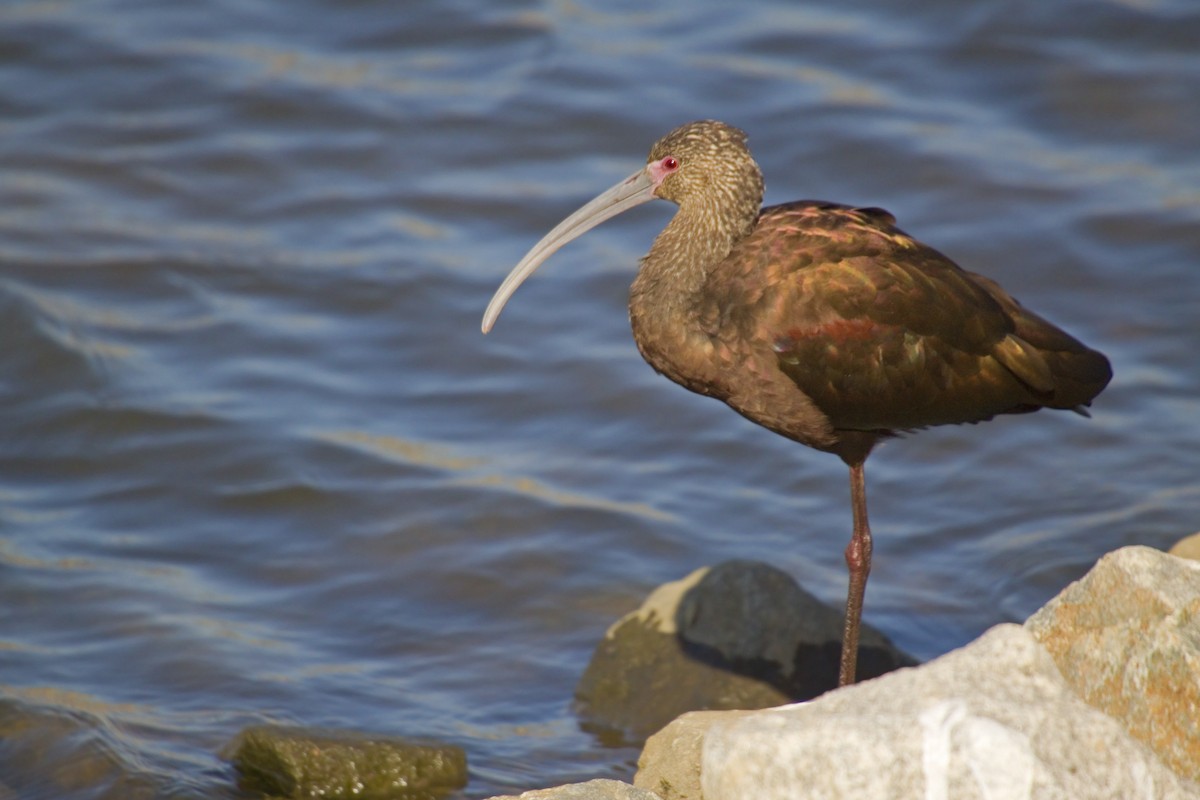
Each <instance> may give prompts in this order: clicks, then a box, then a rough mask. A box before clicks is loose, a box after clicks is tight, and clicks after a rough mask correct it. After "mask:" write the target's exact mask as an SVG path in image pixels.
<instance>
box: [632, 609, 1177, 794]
mask: <svg viewBox="0 0 1200 800" xmlns="http://www.w3.org/2000/svg"><path fill="white" fill-rule="evenodd" d="M687 726H692V727H695V728H698V730H692V731H686V730H679V729H676V730H672V729H673V728H684V727H687ZM689 740H690V741H693V742H695V741H701V740H702V745H701V746H700V748H699V750H700V763H699V768H697V764H696V763H695V762H694V761H689V762H688V763H683V760H682V759H681V758H680V755H681V752H680V751H673V750H671V749H668V748H669V743H670V742H672V741H675V742H680V741H689ZM658 742H663V743H667V747H664V748H663V749H662V750H661V751H660V752H652V748H653V747H654V746H655V745H656V743H658ZM681 750H682V752H683V753H686V752H688V748H686V747H685V748H682V749H681ZM692 752H694V749H693V750H692ZM697 772H698V773H699V775H700V776H701V779H700V786H699V787H697V786H696V785H695V775H696V774H697ZM650 783H653V784H654V785H648V784H650ZM635 784H636V785H638V786H642V787H643V788H648V789H655V790H656V791H659V792H660V794H661V796H662V797H663V800H682V799H683V798H688V800H698V798H699V797H701V796H702V797H703V798H704V800H745V798H754V800H801V799H802V798H810V797H811V798H841V797H846V798H851V797H852V798H855V800H874V798H880V800H882V799H883V798H887V800H905V798H914V800H916V799H917V798H920V800H930V799H931V798H937V799H946V800H948V799H949V798H954V799H955V800H972V799H973V798H980V799H981V800H982V799H984V798H986V800H1000V799H1001V798H1005V799H1006V798H1013V800H1017V799H1018V798H1019V800H1029V799H1030V798H1036V800H1058V799H1059V798H1062V800H1067V799H1068V798H1071V799H1072V800H1074V799H1075V798H1089V800H1105V799H1106V798H1112V800H1118V799H1120V800H1127V799H1128V798H1145V799H1146V800H1152V799H1153V800H1176V799H1177V798H1179V799H1182V798H1195V797H1200V787H1197V786H1196V785H1195V784H1192V783H1189V782H1187V781H1185V780H1183V779H1181V778H1180V777H1178V776H1177V775H1175V774H1174V773H1172V772H1171V771H1170V770H1169V769H1167V768H1166V767H1165V766H1164V765H1163V764H1162V762H1161V761H1159V760H1158V759H1157V758H1156V757H1155V755H1154V753H1153V752H1151V751H1150V750H1149V748H1147V747H1146V746H1145V745H1143V744H1141V743H1139V742H1137V741H1135V740H1133V739H1132V738H1131V737H1130V736H1129V735H1128V734H1126V733H1125V731H1124V730H1123V729H1122V728H1121V726H1120V725H1119V724H1118V723H1117V722H1116V721H1115V720H1113V719H1111V718H1109V717H1107V716H1105V715H1104V714H1101V713H1100V712H1098V711H1096V710H1095V709H1093V708H1091V707H1090V706H1088V705H1087V704H1086V703H1084V702H1083V701H1082V700H1080V699H1079V698H1078V697H1077V696H1076V695H1075V694H1074V692H1072V691H1071V689H1070V687H1069V686H1068V685H1067V684H1066V682H1065V681H1064V680H1063V678H1062V676H1061V675H1059V673H1058V670H1057V669H1056V667H1055V666H1054V662H1053V660H1052V659H1051V658H1050V656H1049V654H1048V653H1047V652H1046V651H1045V650H1044V649H1043V648H1042V647H1041V646H1040V645H1039V644H1038V643H1037V642H1036V640H1034V638H1033V637H1032V636H1031V635H1030V634H1029V633H1028V632H1027V631H1025V630H1024V629H1023V628H1021V627H1019V626H1016V625H1002V626H998V627H997V628H993V629H992V630H991V631H989V632H988V633H986V634H985V635H984V636H983V637H982V638H980V639H979V640H977V641H976V642H974V643H972V644H971V645H969V646H967V647H965V648H963V649H961V650H957V651H955V652H952V653H950V654H948V655H946V656H943V657H942V658H939V659H937V660H936V661H933V662H931V663H929V664H926V665H925V666H923V667H921V668H919V669H906V670H900V671H898V672H893V673H891V674H889V675H885V676H883V677H881V678H879V679H877V680H873V681H868V682H866V683H860V684H858V685H856V686H852V687H849V688H846V689H841V690H838V691H836V692H831V693H829V694H826V695H825V696H823V697H821V698H820V699H818V700H815V701H812V702H809V703H804V704H799V705H794V706H788V707H784V708H780V709H770V710H766V711H757V712H753V713H750V714H742V715H737V716H736V717H734V716H726V715H723V714H711V715H695V714H690V715H687V716H685V717H683V718H682V719H680V720H678V721H676V722H675V723H674V724H673V725H672V726H671V728H668V729H666V730H664V731H663V732H662V733H661V734H659V736H656V737H655V738H654V740H652V741H651V742H650V743H648V744H647V747H646V751H645V752H644V753H643V759H642V762H641V769H640V770H639V772H638V777H637V778H636V779H635ZM697 789H702V794H698V793H697Z"/></svg>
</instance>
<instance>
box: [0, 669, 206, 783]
mask: <svg viewBox="0 0 1200 800" xmlns="http://www.w3.org/2000/svg"><path fill="white" fill-rule="evenodd" d="M44 694H45V696H46V699H47V700H57V701H59V703H58V704H55V703H53V702H47V703H31V702H25V701H23V700H18V699H12V698H8V697H4V698H0V776H2V777H0V800H10V799H11V800H16V799H17V798H30V797H69V796H82V795H86V796H87V797H89V798H94V800H152V798H158V797H162V796H164V794H165V793H166V792H167V790H168V786H167V781H166V780H164V779H162V778H161V777H160V776H156V775H154V774H152V773H149V772H147V771H145V770H144V769H143V768H142V767H141V765H140V764H139V763H138V762H137V760H136V759H132V758H129V757H127V756H126V753H127V752H128V750H127V749H126V748H125V747H123V746H122V742H121V740H120V738H119V736H114V733H113V726H112V725H111V724H109V723H108V722H107V721H106V720H105V719H104V718H102V717H100V716H98V715H97V714H94V713H92V712H90V711H88V710H86V709H85V708H84V706H86V699H85V697H84V696H83V695H74V694H72V693H71V692H66V691H58V690H47V691H46V692H44ZM177 793H178V792H177ZM178 794H179V797H180V798H181V800H182V798H184V797H196V796H197V795H192V794H189V795H183V794H181V793H178Z"/></svg>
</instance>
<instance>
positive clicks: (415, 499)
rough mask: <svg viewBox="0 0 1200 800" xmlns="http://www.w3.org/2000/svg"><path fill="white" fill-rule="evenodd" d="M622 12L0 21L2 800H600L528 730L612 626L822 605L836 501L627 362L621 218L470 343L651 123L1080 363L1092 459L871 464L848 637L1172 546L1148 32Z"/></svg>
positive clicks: (1192, 451)
mask: <svg viewBox="0 0 1200 800" xmlns="http://www.w3.org/2000/svg"><path fill="white" fill-rule="evenodd" d="M644 6H645V4H643V3H632V2H624V3H615V4H614V3H602V2H599V1H598V0H589V1H587V2H540V3H539V2H518V3H503V4H499V3H489V2H484V0H458V1H457V2H445V1H444V0H437V2H434V1H433V0H429V1H426V2H422V1H420V0H418V1H417V2H405V3H384V2H378V1H376V2H370V1H367V2H358V3H339V2H333V0H301V1H300V2H284V1H283V0H254V1H253V2H243V1H242V0H237V1H236V2H234V0H225V1H224V2H220V1H219V0H214V1H213V2H208V3H191V4H182V3H150V2H134V1H133V0H95V1H94V2H88V1H87V0H84V1H83V2H56V1H55V0H41V1H40V2H20V0H18V1H17V2H8V3H5V4H4V5H3V6H2V7H0V314H2V317H0V319H2V321H3V331H4V333H3V349H2V351H0V398H2V400H0V426H2V427H0V430H2V431H3V432H2V434H0V692H2V698H3V701H4V702H5V703H7V705H3V706H0V711H2V713H0V725H8V726H9V727H8V728H6V730H8V731H9V732H10V733H11V727H12V724H15V723H12V724H10V723H11V719H10V717H11V716H12V714H14V713H17V712H14V711H11V709H22V712H21V713H22V714H23V715H24V716H22V717H21V719H22V720H23V721H22V722H21V723H20V724H21V725H27V724H28V725H32V726H33V727H32V728H31V729H26V728H22V730H25V733H24V734H23V735H22V736H17V737H10V738H7V739H6V740H5V741H4V742H3V743H0V784H3V786H7V787H8V788H9V789H10V790H11V791H12V792H13V795H12V796H18V797H47V798H49V797H54V798H68V800H70V799H71V798H92V797H112V798H116V797H138V796H145V797H189V798H190V797H235V796H237V795H236V792H235V790H234V789H233V788H232V783H231V775H230V773H229V771H228V769H227V767H226V765H225V764H224V763H223V762H222V761H221V759H220V758H219V757H218V755H217V751H218V750H219V749H220V747H221V746H222V745H223V744H224V743H225V742H226V741H227V740H228V739H229V738H230V737H232V736H233V734H234V733H235V732H236V731H237V730H239V729H240V728H241V727H242V726H244V725H247V724H250V723H254V722H262V721H274V722H294V723H299V724H304V725H323V726H330V727H336V728H353V729H359V730H371V731H378V732H382V733H391V734H401V735H406V734H414V735H426V736H433V737H438V738H442V739H446V740H448V741H452V742H455V743H458V744H460V745H462V746H463V747H465V748H466V750H467V752H468V755H469V758H470V762H471V769H472V779H471V783H470V785H469V786H468V788H467V789H466V791H465V792H464V793H463V794H462V795H461V796H462V797H472V798H473V797H482V796H486V795H487V794H490V793H493V792H497V791H501V790H519V789H524V788H531V787H534V786H540V785H547V784H552V783H561V782H565V781H569V780H579V779H586V778H589V777H595V776H614V777H626V778H627V777H628V776H630V775H631V774H632V771H633V761H634V759H635V758H636V751H635V750H632V749H628V748H625V749H622V748H616V749H614V748H607V747H604V746H602V744H601V743H600V742H599V741H598V740H597V739H595V738H594V737H592V736H591V735H590V734H588V733H586V732H584V731H582V730H581V729H580V727H579V723H578V721H577V719H576V717H575V716H574V715H573V714H572V712H571V709H570V697H571V692H572V688H573V686H574V684H575V681H576V680H577V678H578V676H579V675H580V673H581V672H582V670H583V667H584V665H585V663H586V661H587V658H588V656H589V655H590V652H591V648H592V646H593V645H594V643H595V641H596V639H597V637H598V636H600V635H601V633H602V631H603V630H604V628H605V627H606V626H607V625H608V624H609V623H610V622H611V621H612V620H613V619H614V618H615V617H616V616H618V615H619V614H621V613H623V612H625V611H627V610H629V609H630V608H631V607H633V606H634V605H635V604H636V603H637V602H638V600H639V599H640V598H641V596H642V595H643V594H644V593H645V592H646V591H647V590H648V589H650V588H651V587H652V586H654V585H655V584H657V583H659V582H661V581H664V580H669V579H674V578H677V577H679V576H681V575H683V574H685V573H687V572H688V571H690V570H692V569H694V568H695V567H697V566H700V565H703V564H711V563H715V562H716V561H719V560H721V559H724V558H728V557H733V556H739V557H747V558H759V559H767V560H770V561H772V562H774V563H777V564H780V565H781V566H782V567H784V568H785V569H787V570H788V571H789V572H791V573H792V574H793V575H795V576H796V577H797V578H798V579H800V580H801V581H802V582H803V583H804V584H805V585H806V586H807V587H808V588H809V589H811V590H812V591H814V592H816V593H817V594H819V595H820V596H822V597H823V598H825V599H827V600H829V601H830V602H833V603H837V602H839V601H840V600H841V598H842V597H843V592H844V582H845V576H844V566H843V563H842V556H841V551H842V548H843V546H844V543H845V540H846V537H847V536H848V532H849V527H850V512H849V505H848V497H847V494H848V493H847V489H846V475H845V469H844V468H843V466H842V465H841V463H840V462H838V461H837V459H834V458H831V457H830V456H827V455H824V454H820V453H816V452H813V451H809V450H807V449H805V448H802V447H799V446H797V445H793V444H791V443H789V442H786V441H784V440H782V439H779V438H777V437H775V436H773V435H771V434H768V433H766V432H764V431H761V430H759V429H757V428H755V427H754V426H753V425H751V424H750V423H748V422H746V421H744V420H743V419H741V418H740V417H738V416H737V415H735V414H733V413H731V412H729V411H728V410H727V409H725V408H724V407H722V406H721V405H719V404H717V403H714V402H712V401H710V400H706V399H704V398H701V397H697V396H693V395H690V394H688V393H687V392H685V391H684V390H682V389H679V388H678V387H675V386H672V385H671V384H670V383H668V382H667V381H665V380H664V379H662V378H660V377H658V376H656V375H654V374H653V372H652V371H651V370H650V369H649V368H648V367H647V366H646V365H645V364H644V363H643V362H642V361H641V359H640V358H639V356H638V354H637V352H636V350H635V349H634V346H633V343H632V340H631V337H630V334H629V330H628V322H627V319H626V311H625V300H626V292H627V287H628V284H629V281H630V280H631V278H632V273H633V269H634V266H635V263H636V260H637V258H638V256H639V255H641V254H642V253H643V252H644V251H645V250H646V249H647V247H648V246H649V243H650V241H651V239H652V238H653V236H654V234H655V233H656V232H657V230H658V229H659V228H661V226H662V225H663V224H664V223H665V222H666V220H667V219H668V218H669V215H670V213H671V208H670V207H669V206H668V205H667V204H653V205H651V206H648V207H645V208H644V209H640V210H639V211H638V212H636V213H634V214H631V215H627V217H625V218H622V220H620V221H617V222H613V223H610V224H609V225H607V226H605V227H603V228H601V229H599V230H597V231H595V232H593V233H591V234H589V235H588V236H587V237H585V238H584V239H582V240H580V241H579V242H578V243H576V244H574V245H572V246H571V247H569V248H567V249H566V250H564V251H562V252H561V253H560V254H559V255H558V256H556V257H555V258H554V260H553V261H552V263H551V264H550V265H549V266H548V267H547V268H546V269H544V270H543V271H542V273H540V274H539V275H538V276H537V278H536V279H534V280H533V281H532V282H531V283H529V284H528V285H527V286H526V287H525V288H524V289H523V290H522V291H521V292H520V293H519V294H518V296H517V297H516V299H515V300H514V301H513V303H511V304H510V306H509V308H508V310H507V311H506V313H505V316H504V318H503V319H502V320H501V322H500V324H499V326H498V327H497V329H496V331H495V332H494V333H493V334H492V335H490V336H488V337H486V338H484V337H483V336H481V335H480V334H479V317H480V314H481V312H482V309H483V307H484V305H485V304H486V302H487V300H488V298H489V297H490V295H491V292H492V290H493V289H494V288H495V286H496V285H497V283H498V281H499V280H500V279H501V277H502V276H503V275H504V274H505V273H506V272H507V271H508V269H509V267H510V266H511V265H512V264H513V263H514V262H515V261H516V260H517V259H518V258H519V257H520V256H521V255H522V254H523V253H524V252H525V250H526V249H527V248H528V247H529V246H530V245H531V244H532V243H533V242H534V241H535V240H536V239H537V238H538V237H539V236H540V235H541V233H542V232H544V231H545V230H547V229H548V228H549V226H550V225H552V224H553V223H554V222H556V221H557V220H558V219H559V218H561V217H562V216H563V215H565V214H566V213H567V212H568V211H570V210H572V209H574V208H575V207H576V206H577V205H578V204H579V203H580V202H581V201H583V200H585V199H587V198H588V197H590V196H591V195H592V194H594V193H595V192H597V191H599V190H600V189H603V188H605V187H607V186H609V185H611V184H612V183H613V182H614V181H615V180H617V179H619V178H621V177H624V176H625V175H627V174H628V173H629V172H630V171H632V170H633V169H634V168H636V166H638V165H639V164H641V163H643V160H644V158H645V153H646V151H647V149H648V147H649V145H650V144H651V143H652V142H653V141H654V140H655V139H656V138H657V137H658V136H660V135H662V134H663V133H665V132H666V131H667V130H669V129H671V128H672V127H674V126H675V125H677V124H679V123H681V122H684V121H687V120H691V119H696V118H702V117H715V118H718V119H723V120H725V121H727V122H730V123H734V124H736V125H738V126H740V127H742V128H745V129H746V130H747V131H749V132H750V134H751V144H752V146H753V147H754V150H755V153H756V155H757V157H758V160H759V162H760V163H761V164H762V166H763V170H764V173H765V174H766V177H767V200H768V202H782V201H785V200H790V199H796V198H801V197H819V198H823V199H828V200H836V201H841V202H848V203H860V204H865V205H880V206H884V207H886V208H888V209H889V210H891V211H892V212H894V213H895V214H896V215H897V217H898V218H899V219H900V223H901V225H902V226H903V227H905V228H906V229H907V230H909V231H910V232H911V233H913V234H915V235H917V236H919V237H920V238H922V239H924V240H925V241H928V242H930V243H932V244H934V245H935V246H937V247H939V248H940V249H942V250H944V251H945V252H947V253H948V254H950V255H951V256H952V257H954V258H955V259H956V260H958V261H959V262H960V263H962V264H963V265H964V266H966V267H968V268H969V269H973V270H976V271H979V272H983V273H985V274H988V275H990V276H992V277H994V278H996V279H997V280H999V281H1000V282H1001V283H1002V284H1004V285H1005V286H1006V287H1007V288H1008V289H1009V290H1010V291H1012V292H1013V293H1014V294H1015V295H1016V296H1017V297H1019V298H1021V299H1022V300H1023V301H1024V302H1025V303H1026V304H1027V305H1029V306H1031V307H1033V308H1034V309H1036V310H1037V311H1039V312H1040V313H1043V314H1045V315H1046V316H1048V317H1050V318H1051V319H1053V320H1054V321H1056V322H1058V323H1060V324H1061V325H1063V326H1064V327H1066V328H1067V329H1068V330H1070V331H1071V332H1073V333H1075V334H1076V335H1078V336H1079V337H1080V338H1082V339H1084V340H1085V341H1087V342H1088V343H1090V344H1092V345H1093V346H1096V347H1098V348H1100V349H1102V350H1104V351H1105V352H1107V353H1108V354H1109V356H1110V357H1111V358H1112V361H1113V365H1114V368H1115V371H1116V378H1115V380H1114V382H1113V384H1112V386H1111V387H1110V388H1109V389H1108V391H1107V392H1106V393H1105V394H1103V395H1102V396H1101V397H1100V398H1099V400H1098V402H1097V403H1096V404H1095V406H1094V408H1093V413H1094V418H1093V419H1091V420H1085V419H1083V418H1080V417H1076V416H1074V415H1071V414H1063V413H1049V412H1043V413H1041V414H1038V415H1035V416H1031V417H1019V418H1008V419H1003V420H998V421H995V422H992V423H989V424H987V425H981V426H967V427H961V428H949V429H945V428H944V429H938V430H934V431H928V432H925V433H922V434H921V435H919V436H916V437H913V438H909V439H905V440H901V441H896V442H891V443H889V444H887V445H886V446H884V447H882V448H880V450H879V451H878V452H877V454H876V455H875V456H874V457H873V458H872V461H871V463H870V465H869V468H870V473H871V477H870V482H871V492H872V497H871V505H872V509H871V510H872V519H873V522H874V527H875V530H876V541H877V545H876V566H875V571H874V573H873V575H872V578H871V587H870V592H869V593H868V597H867V618H868V620H869V621H871V622H873V623H874V624H875V625H877V626H879V627H881V628H883V629H884V630H885V631H886V632H887V633H888V634H889V635H891V636H892V637H893V638H894V639H895V640H896V642H897V643H898V644H899V645H900V646H901V647H903V648H905V649H907V650H908V651H910V652H912V653H914V654H915V655H917V656H919V657H921V658H931V657H934V656H936V655H938V654H940V653H943V652H945V651H947V650H949V649H951V648H954V647H956V646H959V645H961V644H963V643H965V642H967V641H969V640H970V639H972V638H974V637H975V636H977V635H978V634H979V633H981V632H982V631H983V630H985V629H986V628H988V627H989V626H991V625H994V624H996V623H998V622H1002V621H1011V620H1022V619H1023V618H1024V617H1025V616H1027V615H1028V614H1029V613H1030V612H1032V611H1033V610H1034V609H1036V608H1037V607H1038V606H1039V605H1040V604H1041V603H1043V602H1044V601H1045V600H1046V599H1048V598H1049V597H1050V596H1052V595H1053V594H1054V593H1056V592H1057V591H1058V590H1059V589H1060V588H1062V586H1063V585H1065V583H1067V582H1068V581H1070V580H1072V579H1074V578H1076V577H1078V576H1079V575H1080V574H1082V573H1083V572H1084V571H1085V570H1086V569H1087V568H1088V567H1089V566H1090V565H1091V564H1092V563H1093V562H1094V560H1095V559H1096V558H1097V557H1099V556H1100V555H1101V554H1103V553H1104V552H1106V551H1108V550H1111V549H1113V548H1115V547H1118V546H1121V545H1125V544H1131V543H1144V544H1149V545H1153V546H1160V547H1162V546H1167V545H1169V544H1171V543H1172V542H1173V541H1174V540H1175V539H1176V538H1178V537H1180V536H1182V535H1184V534H1187V533H1190V532H1192V531H1193V530H1195V529H1196V528H1197V527H1200V515H1198V514H1197V511H1198V508H1200V401H1198V400H1197V397H1198V395H1200V361H1198V360H1197V355H1196V354H1197V352H1198V351H1200V158H1198V157H1197V148H1196V132H1197V131H1198V130H1200V96H1198V91H1200V49H1197V47H1196V43H1197V41H1200V9H1197V8H1196V7H1195V4H1194V3H1192V2H1190V0H1175V2H1171V1H1170V0H1161V1H1156V0H1140V1H1138V0H1128V1H1127V2H1113V1H1111V0H1088V1H1087V2H1085V0H1067V1H1066V2H1057V3H1035V2H1017V3H1000V4H998V3H966V4H964V3H957V2H955V3H951V2H945V0H916V1H915V2H911V3H906V4H904V6H903V11H899V10H897V9H899V7H898V6H895V7H893V4H888V3H873V2H855V3H838V4H835V3H828V4H820V3H815V2H802V3H791V2H783V0H778V2H758V3H751V4H741V5H737V4H733V5H731V4H728V3H719V2H711V1H708V0H706V1H705V2H698V3H687V4H684V3H679V4H674V5H672V6H669V7H659V8H653V9H647V8H645V7H644ZM5 720H8V722H6V721H5ZM31 720H32V722H31ZM30 730H32V731H33V732H32V733H30ZM43 730H44V731H48V732H49V733H47V734H46V736H48V737H49V739H48V740H47V741H51V742H53V743H54V744H53V747H45V748H42V747H39V746H38V745H37V744H36V742H37V741H39V740H38V739H37V736H38V735H39V734H38V731H43ZM89 764H94V765H97V766H95V769H94V770H93V771H92V772H90V773H89V772H87V771H86V769H85V770H79V769H68V767H71V766H74V767H79V766H80V765H83V766H84V767H86V766H87V765H89ZM81 773H82V774H81ZM89 775H90V777H88V776H89ZM3 786H0V789H3ZM0 794H3V791H0Z"/></svg>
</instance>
